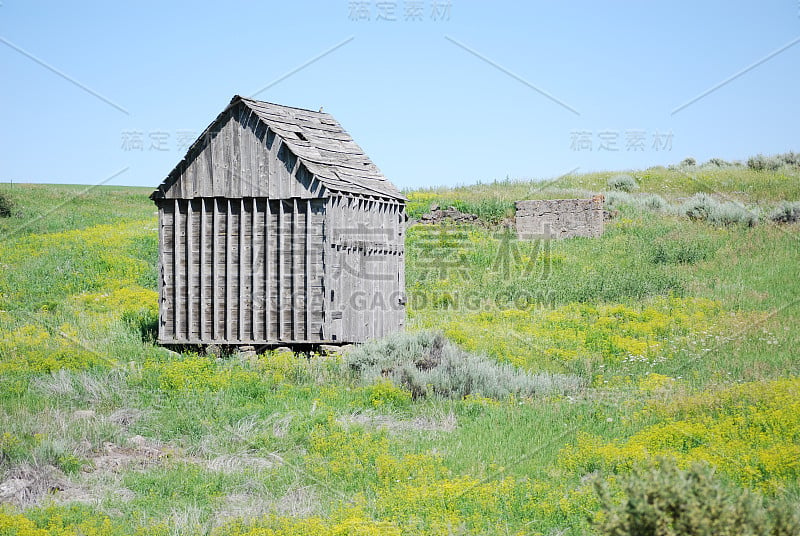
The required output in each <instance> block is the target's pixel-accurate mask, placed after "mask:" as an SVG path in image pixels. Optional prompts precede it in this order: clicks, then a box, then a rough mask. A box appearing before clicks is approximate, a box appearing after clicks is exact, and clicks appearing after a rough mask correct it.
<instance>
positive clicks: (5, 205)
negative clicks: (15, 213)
mask: <svg viewBox="0 0 800 536" xmlns="http://www.w3.org/2000/svg"><path fill="white" fill-rule="evenodd" d="M13 209H14V203H12V201H11V198H9V197H8V195H7V194H0V218H10V217H11V212H12V210H13Z"/></svg>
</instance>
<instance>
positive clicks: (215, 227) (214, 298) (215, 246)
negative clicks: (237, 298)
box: [211, 198, 224, 341]
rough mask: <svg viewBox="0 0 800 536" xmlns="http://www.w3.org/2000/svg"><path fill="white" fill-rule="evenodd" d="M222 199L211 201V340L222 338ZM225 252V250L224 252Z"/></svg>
mask: <svg viewBox="0 0 800 536" xmlns="http://www.w3.org/2000/svg"><path fill="white" fill-rule="evenodd" d="M221 203H222V200H221V199H215V198H212V199H211V209H212V214H211V338H212V339H213V340H215V341H216V340H219V339H220V338H221V335H220V331H219V327H220V321H219V303H220V300H219V297H218V295H217V289H218V288H219V280H218V278H219V259H220V257H221V251H220V236H219V234H220V223H219V220H220V204H221ZM222 251H224V249H223V250H222Z"/></svg>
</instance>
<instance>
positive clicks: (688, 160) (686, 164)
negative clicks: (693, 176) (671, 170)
mask: <svg viewBox="0 0 800 536" xmlns="http://www.w3.org/2000/svg"><path fill="white" fill-rule="evenodd" d="M681 165H682V166H684V167H689V166H696V165H697V160H695V159H694V158H692V157H691V156H690V157H689V158H684V159H683V160H681Z"/></svg>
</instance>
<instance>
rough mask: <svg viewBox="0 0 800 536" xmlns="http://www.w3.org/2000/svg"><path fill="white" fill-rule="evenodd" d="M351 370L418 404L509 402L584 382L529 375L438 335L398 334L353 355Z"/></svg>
mask: <svg viewBox="0 0 800 536" xmlns="http://www.w3.org/2000/svg"><path fill="white" fill-rule="evenodd" d="M345 362H346V364H347V366H349V367H350V369H351V370H352V371H354V372H356V373H357V374H358V375H359V376H360V377H361V379H362V380H363V381H364V382H367V383H375V382H376V381H378V382H379V381H385V378H388V379H390V380H391V381H392V382H393V383H395V384H396V385H399V386H401V387H403V388H404V389H407V390H408V391H410V392H411V394H412V396H413V398H414V399H419V398H426V397H430V396H441V397H444V398H456V399H459V398H463V397H465V396H467V395H471V394H478V395H481V396H484V397H489V398H496V399H505V398H508V397H509V396H510V395H515V396H533V395H542V394H545V395H547V394H561V393H565V392H572V391H576V390H578V389H579V388H580V387H581V384H582V380H581V379H580V378H578V377H576V376H567V375H561V374H544V373H542V374H529V373H526V372H524V371H521V370H519V369H517V368H515V367H514V366H512V365H509V364H505V363H497V362H495V361H493V360H491V359H489V358H487V357H484V356H479V355H474V354H470V353H468V352H466V351H464V350H462V349H460V348H458V347H457V346H456V345H454V344H453V343H451V342H450V341H448V340H447V339H446V338H445V337H444V336H443V335H442V334H440V333H435V332H427V331H423V332H419V333H413V334H411V333H395V334H392V335H390V336H389V337H386V338H385V339H381V340H376V341H370V342H367V343H365V344H363V345H361V346H360V347H358V348H357V349H355V350H353V351H352V352H349V353H348V354H347V356H346V357H345Z"/></svg>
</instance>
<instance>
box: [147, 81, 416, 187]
mask: <svg viewBox="0 0 800 536" xmlns="http://www.w3.org/2000/svg"><path fill="white" fill-rule="evenodd" d="M240 103H241V104H244V105H245V106H247V107H248V108H249V109H250V110H252V111H253V113H255V114H256V115H257V116H258V118H259V120H260V121H261V122H262V123H264V124H265V125H266V126H267V127H269V129H270V130H272V131H273V132H274V133H275V135H276V136H277V137H279V138H280V139H281V141H283V143H284V145H285V146H286V148H287V149H288V150H289V151H291V152H292V153H293V154H294V155H295V156H296V157H297V158H298V159H299V160H300V162H301V163H302V164H303V165H304V166H305V167H306V169H308V171H309V172H310V173H311V174H313V175H314V176H315V177H316V178H317V180H319V181H320V182H321V183H322V184H323V185H324V186H325V187H326V188H327V189H328V190H331V191H339V192H349V193H356V194H363V195H374V196H380V197H389V198H394V199H401V200H405V199H406V198H405V196H403V194H401V193H400V191H399V190H398V189H397V188H396V187H395V186H394V185H393V184H392V183H391V182H390V181H389V180H388V179H387V178H386V177H384V176H383V174H382V173H381V171H380V170H379V169H378V167H377V166H376V165H375V164H374V163H373V162H372V161H371V160H370V159H369V157H368V156H367V155H366V154H365V153H364V151H363V150H362V149H361V147H359V146H358V144H357V143H356V142H355V141H353V138H351V137H350V134H348V133H347V131H345V130H344V128H342V126H341V125H340V124H339V122H338V121H337V120H336V119H335V118H334V117H333V116H332V115H330V114H327V113H324V112H314V111H311V110H305V109H302V108H293V107H291V106H283V105H280V104H273V103H271V102H264V101H258V100H254V99H249V98H246V97H241V96H239V95H235V96H234V97H233V99H232V100H231V102H230V104H229V105H228V107H227V108H226V109H225V110H224V111H223V112H222V113H221V114H220V115H219V117H217V119H216V120H215V121H214V122H213V123H211V125H209V127H208V128H207V129H206V130H205V131H204V132H203V134H201V135H200V137H199V138H198V139H197V141H195V142H194V144H192V146H191V147H190V148H189V150H188V152H187V154H186V156H185V157H184V161H186V160H187V159H189V158H190V157H191V155H192V154H194V152H195V151H196V150H199V149H200V148H201V147H200V145H201V144H202V141H203V140H204V139H205V138H206V136H207V134H208V133H209V132H210V131H211V129H212V128H213V127H214V126H215V125H216V124H217V122H219V121H220V119H221V118H222V117H224V116H225V114H226V113H227V112H228V111H229V110H230V109H231V108H233V107H235V106H237V105H239V104H240ZM184 161H182V162H180V163H179V164H178V165H177V166H176V167H175V169H173V170H172V172H170V173H169V175H167V179H166V180H165V181H164V184H167V183H169V181H170V178H171V177H173V176H175V175H176V174H179V173H180V169H181V166H182V164H183V163H184ZM162 186H164V185H163V184H162ZM159 190H160V188H159ZM159 190H156V192H154V193H153V195H152V196H151V197H157V196H158V194H159Z"/></svg>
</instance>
